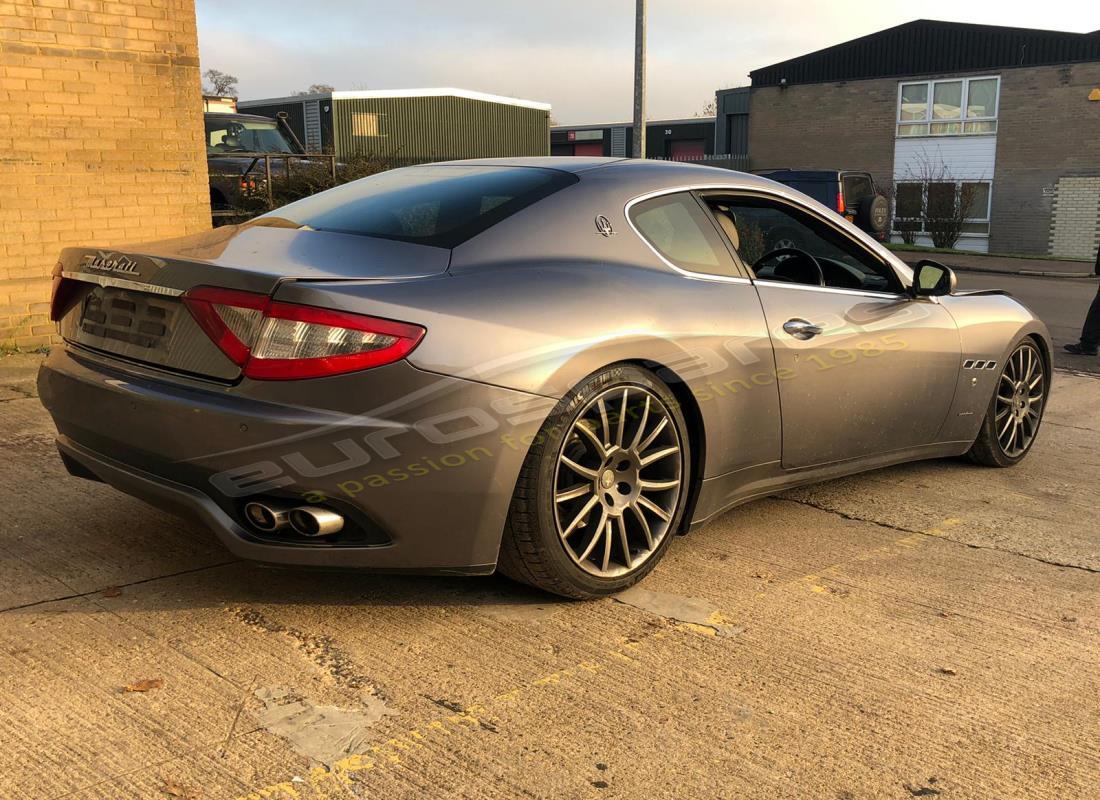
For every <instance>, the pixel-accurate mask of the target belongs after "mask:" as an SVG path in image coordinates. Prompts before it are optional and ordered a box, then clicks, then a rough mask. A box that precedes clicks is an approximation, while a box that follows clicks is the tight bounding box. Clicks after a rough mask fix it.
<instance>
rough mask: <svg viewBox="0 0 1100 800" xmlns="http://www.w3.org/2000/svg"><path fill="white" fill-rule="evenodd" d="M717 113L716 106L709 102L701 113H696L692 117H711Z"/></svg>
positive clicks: (713, 102)
mask: <svg viewBox="0 0 1100 800" xmlns="http://www.w3.org/2000/svg"><path fill="white" fill-rule="evenodd" d="M717 113H718V104H717V103H715V101H713V100H711V101H710V102H709V103H707V104H706V105H705V106H703V110H702V111H696V112H695V114H694V116H696V117H713V116H715V115H716V114H717Z"/></svg>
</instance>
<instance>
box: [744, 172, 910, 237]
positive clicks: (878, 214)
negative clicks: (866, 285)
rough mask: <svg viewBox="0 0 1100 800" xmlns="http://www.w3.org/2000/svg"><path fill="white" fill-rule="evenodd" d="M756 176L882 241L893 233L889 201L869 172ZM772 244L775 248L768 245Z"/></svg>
mask: <svg viewBox="0 0 1100 800" xmlns="http://www.w3.org/2000/svg"><path fill="white" fill-rule="evenodd" d="M756 174H757V175H760V176H761V177H763V178H768V179H770V180H773V181H776V182H777V183H782V184H784V185H786V186H790V187H791V188H792V189H797V190H798V191H800V192H802V193H803V194H808V195H809V196H810V197H812V198H813V199H814V200H816V201H818V202H819V203H823V204H824V205H826V206H828V207H829V208H831V209H833V210H834V211H836V212H837V213H838V214H840V215H841V216H842V217H844V218H845V219H847V220H848V221H849V222H853V223H855V225H856V226H857V227H859V228H860V229H862V230H864V231H866V232H867V233H869V234H871V235H872V236H874V237H875V238H876V239H878V240H879V241H884V240H885V239H886V238H887V235H888V233H889V229H890V201H889V200H887V199H886V197H885V195H883V194H882V192H880V191H879V190H878V187H877V186H875V181H874V178H872V177H871V173H869V172H858V171H856V170H848V169H768V170H757V171H756ZM769 244H772V243H771V242H769Z"/></svg>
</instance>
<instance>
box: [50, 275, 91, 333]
mask: <svg viewBox="0 0 1100 800" xmlns="http://www.w3.org/2000/svg"><path fill="white" fill-rule="evenodd" d="M84 285H86V284H84ZM81 286H82V284H81V282H80V281H74V280H73V279H72V278H66V277H64V276H62V274H61V265H60V264H58V265H57V266H56V267H55V268H54V271H53V287H52V290H51V292H50V321H51V322H59V321H60V320H61V318H62V317H63V316H65V312H67V311H68V310H69V309H70V308H71V307H72V305H73V300H75V299H76V297H77V296H78V295H79V294H80V289H81Z"/></svg>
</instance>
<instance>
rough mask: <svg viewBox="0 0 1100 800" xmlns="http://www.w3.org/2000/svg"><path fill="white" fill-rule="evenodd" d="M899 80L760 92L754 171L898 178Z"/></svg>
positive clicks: (754, 119)
mask: <svg viewBox="0 0 1100 800" xmlns="http://www.w3.org/2000/svg"><path fill="white" fill-rule="evenodd" d="M897 101H898V83H897V81H895V80H871V81H856V82H852V83H815V84H807V85H798V86H790V87H788V88H786V89H780V88H778V87H763V88H755V89H753V90H752V93H751V100H750V104H749V163H750V165H751V168H752V169H768V168H781V167H791V168H795V169H799V168H801V169H860V170H868V171H869V172H870V173H871V174H872V175H873V176H874V178H875V181H876V182H877V183H879V184H880V185H882V186H888V185H889V184H890V183H891V182H892V181H893V177H894V118H895V115H896V113H897V110H896V109H897Z"/></svg>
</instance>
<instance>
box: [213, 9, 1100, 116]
mask: <svg viewBox="0 0 1100 800" xmlns="http://www.w3.org/2000/svg"><path fill="white" fill-rule="evenodd" d="M197 5H198V21H199V45H200V51H201V54H202V62H203V68H204V69H205V68H209V67H214V68H217V69H221V70H224V71H226V72H229V73H232V74H234V75H236V76H238V78H239V79H240V84H239V90H240V94H241V97H243V98H246V99H247V98H261V97H275V96H282V95H287V94H291V93H293V92H294V91H297V90H299V89H304V88H305V87H307V86H309V85H310V84H312V83H330V84H332V85H334V86H336V87H337V88H340V89H397V88H414V87H439V86H458V87H462V88H467V89H475V90H479V91H486V92H493V93H496V94H505V95H512V96H517V97H525V98H528V99H532V100H541V101H544V102H549V103H551V104H553V106H554V116H555V117H556V118H557V119H558V120H559V121H560V122H563V123H582V122H603V121H616V120H626V119H628V118H629V117H630V115H631V108H632V105H631V103H632V94H631V92H632V88H631V87H632V81H633V58H634V2H633V0H554V2H547V1H546V0H538V1H537V2H536V1H534V0H463V1H462V2H444V1H442V0H401V2H399V3H394V2H392V0H388V1H387V2H380V1H379V0H358V1H353V0H313V2H311V3H307V4H302V3H301V2H289V0H266V1H265V2H252V0H236V2H233V3H225V2H224V1H223V0H219V1H218V2H215V0H198V3H197ZM1079 9H1080V6H1079V5H1078V4H1076V3H1074V2H1072V0H1058V1H1056V2H1047V3H1044V4H1043V5H1042V6H1041V7H1038V6H1030V7H1028V6H1026V5H1025V4H1013V5H1007V4H1004V3H1001V2H994V0H972V2H971V3H970V4H968V5H967V6H966V8H965V9H960V8H959V7H958V4H957V3H956V2H955V0H927V2H925V3H923V4H922V5H921V6H919V7H917V6H913V5H912V4H911V3H901V2H886V3H878V4H869V5H864V6H861V7H860V10H859V13H853V10H852V7H851V6H850V5H844V4H835V3H821V2H804V1H803V0H772V1H771V2H769V3H767V4H766V5H761V4H751V3H747V2H731V0H692V2H683V0H650V2H649V26H648V31H649V33H648V43H649V58H648V60H649V69H648V78H649V86H648V89H649V91H648V104H649V116H650V117H651V118H661V117H665V118H673V117H684V116H691V115H692V114H693V113H695V112H697V111H700V110H701V109H702V108H703V107H704V105H705V104H706V103H707V102H708V101H709V100H711V99H713V97H714V90H715V89H716V88H719V87H725V86H736V85H744V84H747V83H748V72H749V70H750V69H754V68H756V67H761V66H766V65H768V64H772V63H775V62H777V61H783V60H785V59H788V58H792V57H794V56H798V55H801V54H803V53H807V52H810V51H813V50H817V49H820V48H822V47H827V46H829V45H832V44H836V43H838V42H842V41H846V40H848V39H852V38H855V37H857V36H862V35H865V34H867V33H872V32H874V31H876V30H880V29H882V28H885V27H889V26H891V25H896V24H899V23H902V22H906V21H908V20H910V19H912V18H913V14H914V13H915V12H916V11H918V10H919V13H920V14H921V15H923V16H925V17H932V18H941V19H956V20H959V21H967V22H985V23H987V24H1001V25H1021V26H1033V27H1044V28H1062V29H1065V30H1081V31H1083V30H1086V29H1091V28H1090V26H1089V25H1082V17H1083V16H1084V15H1081V14H1080V11H1079ZM960 13H963V14H965V15H966V16H965V18H960V16H959V14H960ZM1091 27H1095V24H1093V25H1092V26H1091Z"/></svg>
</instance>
